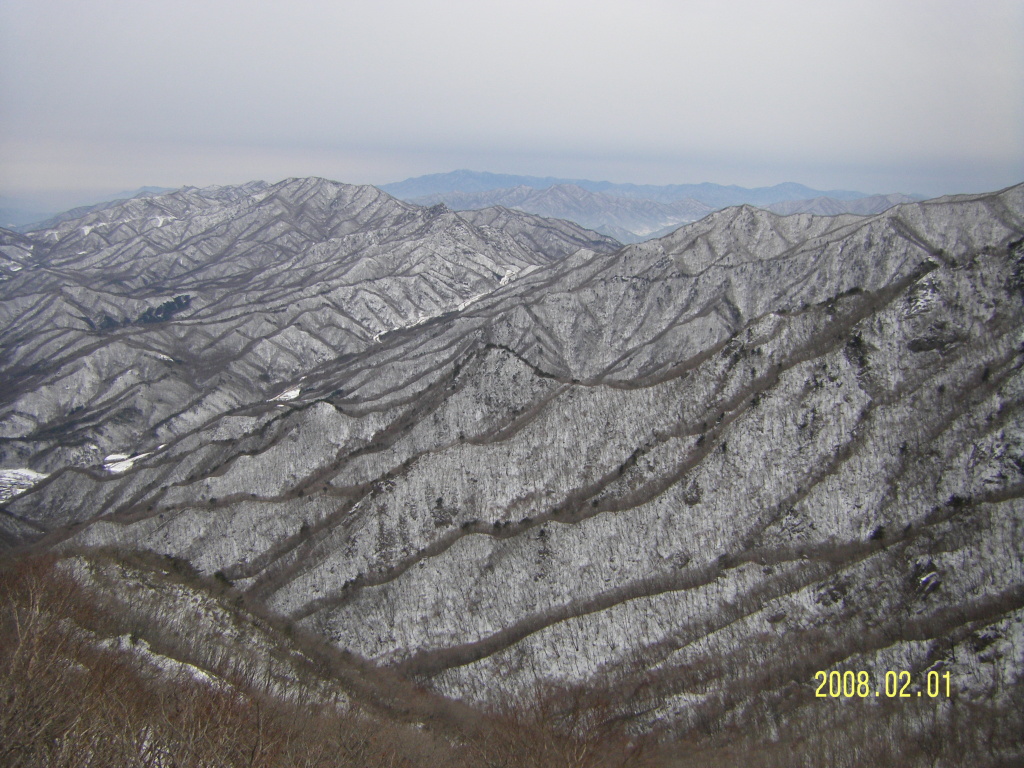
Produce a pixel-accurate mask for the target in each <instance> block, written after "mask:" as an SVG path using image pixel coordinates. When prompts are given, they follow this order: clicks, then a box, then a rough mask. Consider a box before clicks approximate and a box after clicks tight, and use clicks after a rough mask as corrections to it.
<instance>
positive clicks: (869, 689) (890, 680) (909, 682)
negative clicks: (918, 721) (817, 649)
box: [814, 670, 950, 699]
mask: <svg viewBox="0 0 1024 768" xmlns="http://www.w3.org/2000/svg"><path fill="white" fill-rule="evenodd" d="M814 679H815V680H820V681H821V682H820V684H819V685H818V687H817V689H816V690H815V692H814V695H815V697H816V698H819V699H867V698H872V699H873V698H876V697H878V698H881V697H885V698H888V699H916V698H924V697H927V698H930V699H939V698H945V699H948V698H950V673H949V672H948V671H947V672H938V671H936V670H930V671H929V672H928V673H927V674H926V675H925V676H924V679H923V683H924V684H923V686H922V685H921V684H920V683H919V684H918V685H914V684H913V683H914V676H913V675H912V674H911V673H910V672H907V671H906V670H903V671H900V672H894V671H892V670H889V671H888V672H886V673H885V676H884V678H883V679H882V680H876V679H875V678H874V676H873V675H872V674H871V673H870V672H867V671H866V670H860V671H857V672H854V671H852V670H846V671H845V672H839V671H837V670H832V671H831V672H821V671H819V672H815V673H814Z"/></svg>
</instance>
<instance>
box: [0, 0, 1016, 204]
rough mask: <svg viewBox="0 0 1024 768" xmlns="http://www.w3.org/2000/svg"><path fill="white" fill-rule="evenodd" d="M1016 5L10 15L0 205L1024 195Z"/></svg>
mask: <svg viewBox="0 0 1024 768" xmlns="http://www.w3.org/2000/svg"><path fill="white" fill-rule="evenodd" d="M1022 41H1024V0H972V1H971V2H961V1H960V0H886V2H882V1H881V0H877V1H876V0H857V1H856V2H854V1H852V0H846V1H845V2H838V1H833V0H806V1H797V0H773V2H765V1H764V0H756V1H755V0H742V1H739V2H726V1H725V0H715V1H709V2H704V1H703V0H693V1H682V0H676V1H674V2H672V1H670V0H629V2H619V1H618V0H615V1H612V0H587V1H586V2H584V1H582V0H561V1H558V0H555V1H554V2H550V1H549V2H539V1H535V0H518V2H504V1H503V0H501V1H497V2H488V1H487V0H472V1H466V2H463V0H452V1H451V2H434V3H431V2H424V1H423V0H378V1H377V2H362V0H356V1H349V2H345V1H344V0H336V1H335V2H321V1H320V0H291V1H290V2H260V1H259V0H247V1H245V2H241V1H236V0H205V1H203V2H199V1H196V0H180V1H175V0H170V1H169V2H160V3H157V2H151V1H150V0H131V1H127V0H0V97H2V100H0V110H2V111H0V194H3V195H5V196H21V197H26V196H30V195H33V194H36V195H50V196H51V197H53V196H54V195H56V194H57V193H63V194H68V195H74V194H83V195H84V194H88V193H92V192H94V191H98V190H109V191H115V190H124V189H130V188H134V187H138V186H141V185H160V186H180V185H183V184H193V185H206V184H218V183H235V182H241V181H247V180H250V179H255V178H262V179H266V180H268V181H277V180H279V179H281V178H285V177H288V176H304V175H319V176H327V177H329V178H334V179H337V180H339V181H346V182H352V183H377V184H381V183H386V182H389V181H398V180H401V179H404V178H407V177H410V176H417V175H420V174H424V173H435V172H443V171H449V170H455V169H457V168H471V169H475V170H490V171H495V172H503V173H524V174H531V175H555V176H569V177H577V178H590V179H608V180H611V181H623V182H626V181H629V182H638V183H654V184H665V183H689V182H700V181H714V182H718V183H723V184H741V185H743V186H759V185H768V184H775V183H778V182H782V181H799V182H803V183H805V184H809V185H811V186H815V187H819V188H824V189H834V188H845V189H859V190H862V191H867V192H894V191H903V192H920V193H924V194H941V193H946V192H959V191H984V190H988V189H996V188H999V187H1003V186H1007V185H1009V184H1013V183H1016V182H1020V181H1024V42H1022Z"/></svg>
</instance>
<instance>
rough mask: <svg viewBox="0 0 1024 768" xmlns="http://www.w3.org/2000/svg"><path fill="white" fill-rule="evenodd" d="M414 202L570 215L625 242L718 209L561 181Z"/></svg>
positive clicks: (419, 199)
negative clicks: (622, 194) (591, 189)
mask: <svg viewBox="0 0 1024 768" xmlns="http://www.w3.org/2000/svg"><path fill="white" fill-rule="evenodd" d="M412 202H414V203H418V204H420V205H434V204H436V203H440V202H443V203H444V204H445V205H447V206H449V207H450V208H453V209H455V210H460V211H461V210H471V209H475V208H486V207H488V206H495V205H497V206H503V207H508V208H516V209H519V210H522V211H529V212H530V213H535V214H538V215H540V216H547V217H550V218H556V219H568V220H569V221H574V222H576V223H577V224H579V225H581V226H584V227H587V228H589V229H593V230H596V231H598V232H603V233H605V234H607V235H610V236H612V237H615V238H616V239H618V240H619V241H621V242H639V241H641V240H646V239H648V238H650V237H651V236H653V235H656V234H665V233H666V232H668V231H671V230H673V229H677V228H679V227H680V226H682V225H683V224H688V223H690V222H692V221H696V220H697V219H701V218H703V217H704V216H707V215H708V214H709V213H711V212H712V211H713V210H714V209H713V208H712V207H710V206H708V205H704V204H703V203H699V202H697V201H696V200H678V201H673V202H671V203H657V202H654V201H651V200H643V199H634V198H624V197H615V196H613V195H609V194H604V193H600V192H588V191H587V190H585V189H583V188H581V187H578V186H576V185H574V184H556V185H554V186H551V187H548V188H546V189H542V190H537V189H533V188H531V187H526V186H519V187H514V188H512V189H499V190H491V191H486V192H474V193H466V192H449V193H446V194H434V195H428V196H426V197H421V198H414V199H413V200H412Z"/></svg>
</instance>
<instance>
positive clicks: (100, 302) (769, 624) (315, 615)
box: [0, 181, 1024, 765]
mask: <svg viewBox="0 0 1024 768" xmlns="http://www.w3.org/2000/svg"><path fill="white" fill-rule="evenodd" d="M310 184H311V182H303V181H293V182H289V183H286V184H285V185H284V186H283V187H282V186H281V185H277V186H276V187H267V186H265V185H262V186H261V185H255V186H250V187H248V188H224V189H223V190H221V191H218V192H217V193H216V194H217V197H218V199H217V201H216V202H215V203H204V202H199V201H195V202H193V201H188V202H189V205H192V206H194V207H192V208H189V209H188V210H187V211H186V210H184V209H183V210H181V211H179V210H178V209H177V208H174V207H173V206H176V205H182V204H183V203H180V202H176V201H168V202H162V201H164V200H165V198H163V197H161V198H154V199H153V201H152V202H151V203H147V204H149V205H159V206H161V207H162V210H164V211H165V214H161V216H163V215H166V216H178V217H179V218H177V219H175V220H174V221H175V223H173V224H171V225H170V226H173V227H177V228H179V229H180V231H179V230H178V229H175V230H171V231H169V232H168V233H167V235H172V234H173V235H174V236H173V237H168V236H165V235H164V234H162V230H163V229H164V228H165V227H166V226H168V223H167V222H164V224H163V225H160V226H157V225H156V224H153V225H152V226H149V227H148V228H147V227H142V228H140V227H139V226H138V225H135V226H133V227H132V231H131V232H125V237H124V238H121V236H120V234H118V233H119V232H121V230H122V228H124V227H125V222H124V221H122V220H121V218H122V217H123V214H120V213H119V214H117V215H116V216H114V215H113V214H110V215H109V216H108V219H109V221H108V222H107V224H106V227H107V229H97V228H98V227H100V225H101V224H102V223H103V222H102V221H100V222H97V221H94V220H92V219H90V220H89V221H85V220H81V221H67V222H63V223H62V224H61V225H60V227H59V228H58V229H57V230H50V231H42V232H38V233H33V234H30V235H28V236H26V237H25V238H21V239H19V237H18V236H14V235H13V234H12V235H11V236H9V238H8V240H7V241H5V243H6V245H5V248H6V250H5V253H8V254H9V255H10V254H13V255H12V256H11V258H16V259H18V260H19V262H18V263H19V265H20V266H21V268H20V269H18V270H13V271H11V273H10V274H11V277H10V278H8V279H7V280H6V281H4V282H2V283H0V292H3V295H4V299H5V301H4V304H3V306H4V307H5V308H6V311H7V312H8V316H7V317H6V318H5V323H4V324H3V326H4V327H6V328H7V331H5V332H4V335H3V336H0V343H2V344H3V350H2V357H0V364H2V366H3V367H2V375H3V376H4V377H5V381H7V382H9V384H8V386H7V387H5V390H4V391H5V394H4V402H3V411H0V414H2V416H0V434H2V435H3V442H2V450H3V454H2V456H3V460H4V463H5V466H7V467H9V468H10V470H20V471H21V472H22V474H21V475H20V476H18V477H19V478H20V479H16V478H15V476H14V475H13V474H10V472H9V473H8V475H6V477H7V478H8V480H7V482H8V487H9V489H10V490H9V495H11V496H12V498H11V499H10V500H9V501H7V502H6V506H5V509H4V517H3V521H4V522H3V526H4V530H5V531H6V536H7V537H8V540H9V541H10V542H12V543H13V542H23V541H26V540H29V539H33V538H35V539H40V540H41V542H42V544H41V545H42V546H47V547H51V548H54V549H55V550H56V551H59V552H64V553H68V554H70V553H73V552H90V551H97V548H103V551H105V552H110V551H116V552H120V553H124V552H153V553H157V554H158V555H160V556H165V555H166V556H171V557H173V558H177V559H180V560H181V561H182V562H185V563H187V564H188V565H189V567H191V568H195V569H196V570H197V572H198V573H199V574H202V575H205V576H206V577H208V578H209V577H214V578H215V579H216V580H217V581H218V582H220V583H222V584H225V585H226V584H230V585H231V589H233V590H237V593H238V594H239V595H240V596H242V597H243V599H244V600H245V601H246V603H247V604H249V605H252V606H256V607H258V608H259V610H260V611H263V612H266V613H267V614H268V615H273V616H277V617H281V620H282V621H285V622H287V623H288V626H291V627H293V628H294V631H297V632H301V633H303V634H308V635H310V636H313V637H319V638H324V639H326V640H327V641H328V642H329V643H330V644H331V645H333V646H334V647H335V648H338V649H344V650H346V651H348V652H351V653H353V654H355V655H356V656H357V657H358V658H365V659H368V660H371V661H372V662H375V663H376V664H377V665H380V666H383V667H386V668H389V671H390V672H391V673H397V674H398V675H399V677H400V678H401V679H405V680H412V681H415V682H416V683H417V684H419V685H423V686H425V687H426V688H428V689H430V690H432V691H433V692H436V693H439V694H444V695H446V696H450V697H453V698H458V699H461V700H463V701H467V702H474V703H476V704H478V705H480V706H483V707H487V706H494V705H496V704H499V703H501V702H503V701H509V700H517V699H521V698H522V697H524V696H528V694H529V693H530V692H531V691H535V690H536V689H537V687H538V686H550V685H557V686H559V687H561V688H562V689H564V690H585V691H588V692H589V695H593V696H599V697H600V698H601V700H602V701H603V702H604V703H605V706H607V707H609V708H610V710H607V711H610V712H613V713H614V715H608V716H607V717H606V720H607V719H608V718H610V719H611V720H614V721H615V722H617V723H623V724H625V725H626V727H627V728H628V730H629V732H631V733H634V734H639V733H646V734H653V735H654V736H656V738H658V739H660V742H661V743H662V744H663V745H675V746H666V747H664V750H665V751H664V752H658V753H657V759H659V760H662V759H663V760H665V761H667V762H668V763H671V764H691V762H690V761H691V760H692V761H693V763H692V764H716V763H718V764H731V763H732V761H733V760H735V759H738V756H741V755H747V756H750V755H758V756H759V759H760V760H761V762H762V763H763V764H766V765H769V764H780V765H781V764H784V765H822V764H830V765H859V764H864V762H865V761H867V762H869V763H870V762H875V763H877V764H881V763H883V762H884V761H885V760H891V759H892V756H893V755H896V754H898V755H902V756H903V761H902V763H901V764H906V765H961V764H964V763H965V760H966V757H967V756H971V759H972V761H973V762H980V763H981V764H989V765H998V764H1007V765H1008V764H1013V762H1014V761H1016V760H1019V759H1020V758H1021V756H1022V754H1024V745H1022V744H1021V741H1020V736H1019V734H1020V733H1021V732H1024V728H1021V726H1022V725H1024V723H1022V722H1021V712H1022V711H1024V701H1022V699H1021V690H1022V688H1021V686H1020V684H1019V683H1020V675H1021V672H1022V669H1024V627H1022V621H1024V566H1022V562H1024V537H1022V530H1021V522H1022V520H1024V502H1022V500H1021V493H1022V491H1024V419H1022V416H1021V405H1022V388H1024V377H1022V374H1021V365H1022V363H1024V348H1022V337H1021V332H1022V330H1024V249H1022V241H1024V188H1021V187H1015V188H1012V189H1009V190H1005V191H1003V192H1001V193H993V194H990V195H973V196H962V197H956V198H944V199H940V200H936V201H929V202H925V203H919V204H907V205H901V206H897V207H895V208H892V209H890V210H888V211H886V212H884V213H882V214H878V215H875V216H870V217H858V216H849V215H848V216H836V217H819V216H812V215H808V214H797V215H792V216H786V217H782V216H778V215H775V214H772V213H769V212H767V211H763V210H758V209H753V208H750V207H741V208H733V209H728V210H725V211H721V212H719V213H716V214H712V215H711V216H708V217H707V218H705V219H703V220H701V221H700V222H697V223H695V224H692V225H689V226H687V227H684V228H682V229H680V230H678V231H676V232H674V233H672V234H670V235H668V236H666V237H664V238H661V239H660V240H654V241H649V242H646V243H642V244H639V245H633V246H628V247H626V248H623V249H619V250H614V244H612V243H610V242H609V241H607V240H602V239H600V237H599V236H597V235H595V234H594V233H587V232H585V231H584V230H578V229H576V230H571V229H567V227H568V225H565V224H564V223H552V222H545V220H541V219H537V218H536V217H526V215H525V214H516V213H514V212H510V211H503V210H500V209H492V210H491V211H490V212H481V213H474V214H472V216H477V217H482V218H472V216H470V215H465V214H459V215H456V214H453V213H451V212H449V211H447V210H445V209H417V208H414V207H413V206H406V205H405V204H401V203H398V202H397V201H393V200H391V199H390V198H387V197H386V196H384V195H382V193H379V192H376V191H371V190H368V189H366V188H351V187H344V186H343V185H336V186H334V187H328V188H325V187H324V185H323V183H322V182H317V183H315V184H313V185H312V186H309V185H310ZM313 187H316V188H318V191H317V192H316V194H315V195H314V196H313V199H315V200H325V201H326V202H324V203H318V204H317V205H314V206H311V205H309V204H306V203H305V202H302V203H301V204H300V203H298V202H295V196H299V198H301V196H302V195H304V194H311V193H310V192H309V190H311V189H313ZM274 189H276V190H277V191H276V192H274V193H273V194H272V195H271V196H269V197H268V196H267V193H268V190H274ZM325 189H330V190H333V191H332V192H331V195H333V197H332V196H330V195H329V196H328V197H327V198H323V197H322V195H324V194H326V193H325ZM175 194H177V195H181V194H193V195H196V194H198V193H175ZM203 195H205V198H204V199H206V198H209V197H210V196H211V195H210V193H203ZM273 195H277V196H278V198H276V199H275V198H274V197H273ZM375 195H377V196H375ZM200 196H201V197H202V195H200ZM169 197H173V196H169ZM267 200H270V201H271V205H272V207H271V209H270V210H272V211H273V215H272V216H269V217H267V216H263V215H261V217H260V218H259V219H258V222H259V223H258V224H256V223H251V222H253V221H254V220H253V219H252V218H251V216H253V215H254V214H251V211H253V210H255V209H257V208H259V206H260V205H263V206H266V205H267V203H266V201H267ZM260 201H262V202H260ZM207 205H209V206H212V207H213V208H214V209H215V210H216V213H215V214H212V213H209V212H206V210H205V208H204V206H207ZM396 206H397V208H396ZM265 210H266V209H265V208H264V211H265ZM382 211H383V212H382ZM91 215H92V216H103V215H104V214H102V212H101V213H100V214H91ZM145 216H151V214H150V213H149V212H148V211H147V212H146V213H145ZM211 216H215V217H216V218H215V219H214V220H213V221H214V224H215V226H210V221H211V218H210V217H211ZM462 216H466V218H461V217H462ZM138 218H142V217H137V218H136V219H134V221H138ZM151 220H152V218H150V219H146V221H151ZM168 221H170V219H168ZM341 222H355V223H351V224H349V223H341ZM513 226H514V227H515V228H514V229H511V230H510V229H509V228H510V227H513ZM87 230H88V231H87ZM94 233H97V236H99V235H100V234H102V238H101V239H100V240H99V241H95V240H90V239H89V238H92V237H93V235H94ZM193 233H198V234H193ZM427 234H429V238H428V237H427ZM275 238H276V239H275ZM545 238H547V239H545ZM355 241H358V243H359V246H358V247H355V246H352V247H349V246H350V244H351V243H353V242H355ZM122 243H125V244H128V245H123V244H122ZM265 243H270V244H269V245H264V244H265ZM339 243H343V244H345V246H344V248H342V247H340V246H339V245H338V244H339ZM541 243H553V245H551V246H550V248H551V250H547V251H542V250H540V245H539V244H541ZM442 244H443V245H442ZM499 247H500V250H499ZM580 248H582V250H579V249H580ZM348 254H351V255H348ZM114 265H116V268H113V266H114ZM147 265H153V266H152V267H150V266H147ZM157 265H158V266H157ZM339 274H342V275H349V276H352V275H356V276H358V277H359V279H358V280H356V279H355V277H346V278H345V279H341V278H339V277H335V276H336V275H339ZM200 278H201V279H200ZM154 285H156V286H159V288H160V291H157V290H155V289H154V288H153V286H154ZM365 285H370V286H372V288H373V290H372V291H364V290H363V287H364V286H365ZM332 286H339V287H337V288H334V287H332ZM341 286H344V287H341ZM352 286H356V287H354V288H353V287H352ZM147 291H149V292H150V293H148V294H147ZM331 291H334V292H335V293H332V292H331ZM145 296H152V299H149V300H145V299H144V298H142V297H145ZM177 296H187V297H188V298H187V299H182V300H181V301H180V302H179V301H178V300H177ZM165 297H171V298H169V299H166V300H164V299H165ZM167 301H170V302H171V303H170V305H169V304H168V303H167ZM132 302H134V303H132ZM371 308H372V311H371ZM147 312H148V313H149V315H147V314H146V313H147ZM105 318H109V320H110V322H107V320H106V319H105ZM314 342H316V343H314ZM164 358H167V359H166V360H165V359H164ZM29 473H32V474H29ZM22 489H24V490H22ZM844 670H849V671H851V672H854V673H858V672H864V673H866V675H867V679H868V680H869V681H870V682H869V683H865V686H866V687H865V688H864V691H863V692H862V693H860V694H859V695H855V696H853V697H852V698H830V697H827V696H826V697H825V698H820V697H817V696H816V695H815V694H816V692H820V691H821V690H822V689H821V688H820V681H821V677H818V678H816V673H818V672H823V673H826V675H825V679H826V680H827V679H828V675H827V673H830V672H832V671H839V672H842V671H844ZM887 672H890V673H892V675H893V680H894V682H897V681H898V682H899V684H900V686H903V688H901V689H900V690H899V691H896V690H894V691H893V693H894V695H893V696H889V695H886V682H887ZM929 673H933V674H932V675H929ZM947 673H948V677H944V676H945V675H946V674H947ZM939 676H942V677H941V680H942V681H944V682H943V684H945V681H946V680H948V681H949V694H948V696H947V695H946V692H945V690H943V691H942V692H941V695H936V696H931V695H929V693H930V691H929V689H928V687H927V686H928V684H929V682H930V681H933V680H937V679H939ZM854 678H856V674H855V675H854ZM826 692H827V688H826ZM876 692H877V693H878V695H877V696H876V695H875V693H876ZM900 692H904V693H907V694H908V696H907V697H900V696H899V693H900ZM919 694H920V695H919ZM821 734H828V735H829V739H828V741H827V742H825V743H823V741H822V739H821V738H820V735H821ZM679 745H686V749H685V750H682V749H681V748H678V747H679ZM647 754H648V755H649V756H650V755H652V754H654V753H653V752H648V753H647ZM581 764H582V763H581Z"/></svg>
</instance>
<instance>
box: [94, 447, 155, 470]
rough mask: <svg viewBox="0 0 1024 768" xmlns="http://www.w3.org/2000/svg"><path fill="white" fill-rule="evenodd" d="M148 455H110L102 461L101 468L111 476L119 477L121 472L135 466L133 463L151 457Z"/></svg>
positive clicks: (150, 454)
mask: <svg viewBox="0 0 1024 768" xmlns="http://www.w3.org/2000/svg"><path fill="white" fill-rule="evenodd" d="M152 455H153V454H152V453H151V452H150V453H136V454H134V455H129V454H127V453H112V454H110V455H109V456H107V458H105V459H104V460H103V468H104V469H105V470H107V472H109V473H110V474H112V475H120V474H121V473H122V472H127V471H128V470H129V469H131V468H132V467H134V466H135V462H136V461H139V460H140V459H144V458H146V457H147V456H152Z"/></svg>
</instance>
